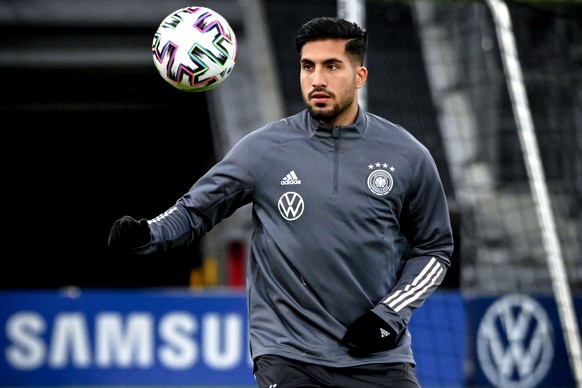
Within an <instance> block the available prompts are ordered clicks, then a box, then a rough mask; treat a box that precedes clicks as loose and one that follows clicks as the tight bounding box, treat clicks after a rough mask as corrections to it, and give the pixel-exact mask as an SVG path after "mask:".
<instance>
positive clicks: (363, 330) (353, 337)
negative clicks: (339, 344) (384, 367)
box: [343, 305, 405, 357]
mask: <svg viewBox="0 0 582 388" xmlns="http://www.w3.org/2000/svg"><path fill="white" fill-rule="evenodd" d="M383 310H384V311H386V313H387V314H388V317H390V318H394V321H393V322H390V323H392V324H390V323H389V322H387V321H385V320H384V319H382V318H380V316H379V315H378V314H376V313H375V312H374V311H373V310H369V311H367V312H366V313H365V314H364V315H361V316H360V317H359V318H357V319H356V320H355V321H354V322H352V323H351V324H350V325H349V326H348V330H347V332H346V334H345V335H344V338H343V342H344V343H345V344H346V345H347V347H348V353H349V354H350V355H352V356H354V357H361V356H365V355H367V354H370V353H375V352H380V351H383V350H389V349H392V348H393V347H394V346H395V345H396V343H397V342H398V340H399V339H400V335H401V333H403V332H404V327H405V323H404V320H403V318H402V317H401V316H400V315H399V314H398V313H397V312H395V311H394V310H392V309H390V308H389V307H388V306H385V305H384V306H383Z"/></svg>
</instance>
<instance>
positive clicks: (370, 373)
mask: <svg viewBox="0 0 582 388" xmlns="http://www.w3.org/2000/svg"><path fill="white" fill-rule="evenodd" d="M254 376H255V380H256V381H257V385H258V386H259V388H298V387H312V388H321V387H338V388H339V387H344V388H378V387H397V388H418V387H420V385H419V384H418V381H417V380H416V374H415V373H414V367H413V366H412V365H410V364H406V363H402V364H368V365H360V366H353V367H348V368H333V367H327V366H321V365H314V364H307V363H304V362H301V361H296V360H291V359H288V358H285V357H281V356H272V355H265V356H260V357H258V358H257V359H256V360H255V363H254Z"/></svg>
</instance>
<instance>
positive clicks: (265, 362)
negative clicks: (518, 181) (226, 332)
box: [109, 17, 453, 388]
mask: <svg viewBox="0 0 582 388" xmlns="http://www.w3.org/2000/svg"><path fill="white" fill-rule="evenodd" d="M366 45H367V32H366V31H365V30H363V29H362V28H361V27H359V26H358V25H357V24H355V23H352V22H349V21H347V20H343V19H339V18H334V17H321V18H316V19H313V20H311V21H309V22H307V23H306V24H304V25H303V26H302V27H301V28H300V29H299V31H298V33H297V36H296V46H297V50H298V51H299V54H300V61H299V65H300V69H301V70H300V83H301V91H302V96H303V99H304V101H305V105H306V107H307V108H306V109H305V110H303V111H301V112H298V113H297V114H295V115H292V116H290V117H286V118H283V119H281V120H279V121H276V122H272V123H269V124H267V125H265V126H264V127H262V128H259V129H256V130H254V131H253V132H251V133H250V134H248V135H247V136H246V137H244V138H243V139H242V140H240V141H239V142H238V143H237V144H236V145H235V146H234V147H233V148H232V149H231V150H230V151H229V152H228V154H227V155H226V156H225V157H224V159H222V160H221V161H220V162H218V163H217V164H216V165H214V166H213V167H212V168H211V169H210V170H209V171H208V172H207V173H206V174H205V175H203V176H202V177H201V178H200V179H199V180H198V181H197V182H195V183H194V185H193V186H192V187H191V188H190V190H189V191H188V192H187V193H186V194H184V195H183V196H182V197H181V198H179V199H178V200H177V201H176V203H175V204H174V205H173V206H172V207H170V208H169V209H168V210H167V211H166V212H164V213H163V214H161V215H159V216H157V217H155V218H153V219H140V220H138V219H134V218H132V217H130V216H123V217H122V218H120V219H119V220H117V221H116V222H115V223H114V225H113V227H112V229H111V232H110V235H109V246H110V247H111V248H112V249H115V250H116V251H119V252H125V253H131V254H140V255H143V254H148V253H152V252H158V251H165V250H168V249H171V248H173V247H176V246H183V245H185V244H190V243H192V242H195V241H198V240H199V239H200V238H201V237H202V236H204V234H205V233H206V232H208V231H209V230H210V229H211V228H212V227H214V226H215V225H216V224H217V223H218V222H220V221H221V220H222V219H224V218H225V217H228V216H229V215H231V214H232V213H233V212H234V211H235V210H236V209H238V208H240V207H241V206H243V205H246V204H249V203H252V218H253V226H254V231H253V233H252V238H251V246H250V254H249V257H248V261H247V268H246V283H247V287H246V288H247V302H248V312H249V327H250V351H251V356H252V359H253V362H254V376H255V379H256V381H257V384H258V386H259V387H261V388H262V387H265V388H267V387H277V388H285V387H346V388H354V387H358V388H362V387H399V388H405V387H418V386H419V383H418V381H417V379H416V375H415V371H414V368H415V365H416V364H415V360H414V357H413V354H412V350H411V334H410V332H409V331H408V330H407V324H408V322H409V320H410V319H411V316H412V313H413V311H414V310H415V309H416V308H418V307H420V306H421V305H422V304H423V303H424V301H425V300H426V298H428V297H429V296H430V295H431V293H433V292H434V290H435V289H436V288H437V287H438V286H439V284H440V283H441V282H442V280H443V278H444V276H445V273H446V271H447V269H448V267H449V265H450V257H451V254H452V250H453V237H452V231H451V225H450V220H449V211H448V206H447V199H446V196H445V193H444V190H443V186H442V183H441V180H440V177H439V174H438V171H437V168H436V165H435V163H434V160H433V158H432V157H431V155H430V153H429V151H428V150H427V149H426V148H425V147H424V146H423V145H422V144H421V143H420V142H419V141H417V140H416V139H415V138H414V137H413V136H412V135H411V134H410V133H408V132H407V131H406V130H405V129H403V128H402V127H401V126H399V125H397V124H394V123H392V122H390V121H388V120H386V119H384V118H381V117H378V116H376V115H374V114H372V113H370V112H366V111H364V110H362V109H361V107H359V104H358V90H359V89H360V88H361V87H362V86H363V85H364V84H365V83H366V79H367V77H368V70H367V68H366V67H365V66H364V56H365V51H366Z"/></svg>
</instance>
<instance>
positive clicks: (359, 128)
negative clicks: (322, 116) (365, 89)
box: [305, 109, 366, 139]
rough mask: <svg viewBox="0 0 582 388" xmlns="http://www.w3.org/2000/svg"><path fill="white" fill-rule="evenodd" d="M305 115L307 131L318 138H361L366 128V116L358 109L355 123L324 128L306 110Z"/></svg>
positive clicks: (324, 126)
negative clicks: (307, 124)
mask: <svg viewBox="0 0 582 388" xmlns="http://www.w3.org/2000/svg"><path fill="white" fill-rule="evenodd" d="M305 114H306V115H308V116H309V117H308V122H309V131H310V132H311V133H312V134H314V135H315V136H318V137H334V138H342V139H344V138H354V137H361V136H362V134H363V133H364V130H365V128H366V115H365V114H364V112H363V111H362V110H361V109H359V110H358V116H357V117H356V122H355V123H353V124H350V125H339V126H333V127H330V126H326V125H323V124H322V123H320V122H319V121H317V120H315V119H314V118H313V117H311V115H310V114H309V112H308V111H307V110H305Z"/></svg>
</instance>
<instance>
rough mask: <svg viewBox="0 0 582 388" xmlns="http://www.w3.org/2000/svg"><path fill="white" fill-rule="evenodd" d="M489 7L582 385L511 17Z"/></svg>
mask: <svg viewBox="0 0 582 388" xmlns="http://www.w3.org/2000/svg"><path fill="white" fill-rule="evenodd" d="M487 5H488V6H489V9H490V10H491V14H492V16H493V19H494V23H495V30H496V32H497V39H498V42H499V46H500V48H501V59H502V62H503V68H504V71H505V77H506V82H507V88H508V91H509V94H510V96H511V104H512V108H513V114H514V118H515V123H516V126H517V131H518V135H519V140H520V144H521V148H522V152H523V154H524V159H525V165H526V169H527V172H528V175H529V183H530V186H531V191H532V194H533V199H534V202H535V209H536V212H537V216H538V218H539V223H540V225H541V228H542V240H543V244H544V248H545V252H546V257H547V261H548V269H549V272H550V275H551V280H552V287H553V291H554V298H555V299H556V304H557V307H558V314H559V316H560V322H561V325H562V330H563V331H564V337H565V341H566V348H567V349H568V356H569V360H570V366H571V368H572V371H573V374H574V378H575V380H576V382H577V386H579V387H581V386H582V350H581V348H580V329H579V327H578V322H577V321H576V312H575V310H574V304H573V302H572V292H571V290H570V285H569V283H568V277H567V276H566V270H565V266H564V262H563V256H562V248H561V246H560V242H559V238H558V234H557V228H556V223H555V220H554V214H553V212H552V207H551V205H550V196H549V194H548V187H547V184H546V178H545V174H544V168H543V166H542V162H541V160H540V153H539V147H538V142H537V138H536V136H535V131H534V123H533V118H532V114H531V110H530V107H529V101H528V97H527V93H526V90H525V86H524V83H523V73H522V68H521V64H520V61H519V57H518V53H517V48H516V44H515V36H514V34H513V27H512V24H511V16H510V14H509V10H508V8H507V6H506V4H505V3H504V2H503V1H502V0H487Z"/></svg>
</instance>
